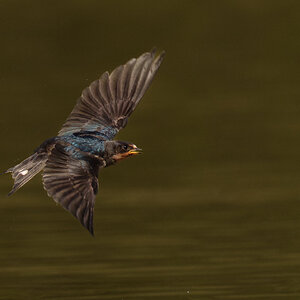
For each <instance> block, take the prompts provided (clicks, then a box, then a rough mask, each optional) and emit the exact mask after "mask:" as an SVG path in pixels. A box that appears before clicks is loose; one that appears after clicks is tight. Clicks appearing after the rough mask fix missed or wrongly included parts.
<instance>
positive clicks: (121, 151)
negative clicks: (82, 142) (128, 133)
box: [105, 141, 142, 163]
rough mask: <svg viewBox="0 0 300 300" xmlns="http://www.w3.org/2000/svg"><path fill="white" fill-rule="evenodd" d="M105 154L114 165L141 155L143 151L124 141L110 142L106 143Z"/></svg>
mask: <svg viewBox="0 0 300 300" xmlns="http://www.w3.org/2000/svg"><path fill="white" fill-rule="evenodd" d="M105 152H106V156H107V158H108V160H112V163H114V162H117V161H119V160H121V159H124V158H127V157H129V156H133V155H137V154H140V153H142V149H140V148H138V147H137V146H136V145H134V144H132V143H128V142H124V141H109V142H107V143H106V146H105Z"/></svg>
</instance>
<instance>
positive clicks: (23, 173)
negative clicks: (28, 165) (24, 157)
mask: <svg viewBox="0 0 300 300" xmlns="http://www.w3.org/2000/svg"><path fill="white" fill-rule="evenodd" d="M27 173H28V170H24V171H22V172H20V174H21V175H23V176H24V175H26V174H27Z"/></svg>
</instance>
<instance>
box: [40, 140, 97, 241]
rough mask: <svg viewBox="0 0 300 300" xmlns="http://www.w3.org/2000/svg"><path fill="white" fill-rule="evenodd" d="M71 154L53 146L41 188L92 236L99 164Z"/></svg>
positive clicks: (86, 157)
mask: <svg viewBox="0 0 300 300" xmlns="http://www.w3.org/2000/svg"><path fill="white" fill-rule="evenodd" d="M71 154H72V153H71V152H68V153H67V152H65V150H64V147H63V146H62V145H60V144H56V145H55V148H54V149H53V150H52V152H51V154H50V156H49V158H48V160H47V163H46V166H45V169H44V173H43V184H44V188H45V190H46V191H47V192H48V195H49V196H50V197H52V198H53V199H54V200H55V201H56V202H57V203H59V204H60V205H62V206H63V207H64V208H65V209H66V210H68V211H69V212H70V213H71V214H72V215H73V216H74V217H75V218H77V219H78V220H79V221H80V222H81V224H82V225H83V226H84V227H86V228H87V229H88V230H89V231H90V233H91V234H92V235H93V234H94V230H93V213H94V204H95V195H96V194H97V192H98V178H97V177H98V170H99V167H100V165H99V161H96V160H95V161H93V160H91V158H90V157H88V156H82V157H80V158H77V157H76V158H73V157H72V155H71ZM77 154H78V152H77Z"/></svg>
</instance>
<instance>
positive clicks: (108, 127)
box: [59, 50, 164, 139]
mask: <svg viewBox="0 0 300 300" xmlns="http://www.w3.org/2000/svg"><path fill="white" fill-rule="evenodd" d="M155 55H156V51H155V50H153V51H152V52H147V53H144V54H142V55H141V56H140V57H138V58H133V59H131V60H129V61H128V62H127V63H126V64H125V65H121V66H119V67H117V68H116V69H114V70H113V71H112V72H111V74H109V73H108V72H105V73H103V74H102V76H101V77H100V79H98V80H95V81H94V82H92V83H91V84H90V86H89V87H87V88H86V89H84V90H83V92H82V95H81V97H80V98H79V100H78V102H77V104H76V105H75V107H74V109H73V111H72V112H71V114H70V115H69V117H68V118H67V120H66V122H65V123H64V125H63V127H62V129H61V130H60V131H59V135H65V134H71V133H75V132H80V131H96V132H100V133H101V132H102V131H103V132H104V131H105V135H106V136H107V138H108V139H112V138H113V137H114V135H115V134H116V133H117V132H118V131H119V130H120V129H122V128H124V127H125V126H126V124H127V121H128V117H129V116H130V115H131V113H132V112H133V111H134V109H135V108H136V106H137V104H138V103H139V101H140V99H141V98H142V96H143V95H144V94H145V92H146V90H147V88H148V87H149V85H150V83H151V82H152V80H153V78H154V76H155V74H156V72H157V70H158V68H159V66H160V64H161V62H162V59H163V56H164V52H163V53H161V54H159V55H158V56H157V57H155Z"/></svg>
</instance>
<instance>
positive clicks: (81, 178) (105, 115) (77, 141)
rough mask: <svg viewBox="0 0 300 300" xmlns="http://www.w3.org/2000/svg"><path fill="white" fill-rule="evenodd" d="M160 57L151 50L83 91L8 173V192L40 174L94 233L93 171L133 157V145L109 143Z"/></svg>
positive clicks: (57, 198) (135, 151) (55, 196)
mask: <svg viewBox="0 0 300 300" xmlns="http://www.w3.org/2000/svg"><path fill="white" fill-rule="evenodd" d="M162 58H163V53H162V54H160V55H159V56H157V57H155V51H152V52H151V53H144V54H143V55H141V56H140V57H139V58H137V59H131V60H129V61H128V62H127V63H126V64H125V65H122V66H119V67H118V68H116V69H115V70H114V71H113V72H112V73H111V74H109V73H108V72H105V73H104V74H103V75H102V76H101V77H100V79H99V80H96V81H94V82H93V83H92V84H91V85H90V86H89V87H87V88H86V89H84V90H83V92H82V95H81V97H80V98H79V100H78V102H77V104H76V106H75V107H74V109H73V111H72V112H71V114H70V116H69V117H68V119H67V120H66V122H65V123H64V125H63V127H62V129H61V130H60V131H59V133H58V135H57V136H56V137H53V138H51V139H48V140H46V141H45V142H43V143H42V144H41V145H40V146H39V147H38V148H37V149H36V151H35V152H34V153H33V154H32V155H31V156H30V157H28V158H27V159H25V160H24V161H22V162H21V163H20V164H18V165H16V166H14V167H12V168H10V169H8V170H7V173H9V172H10V173H12V177H13V179H14V186H13V188H12V190H11V192H10V193H9V195H11V194H13V193H14V192H15V191H17V190H18V189H19V188H20V187H22V186H23V185H24V184H25V183H27V182H28V181H29V180H30V179H31V178H32V177H34V176H35V175H36V174H37V173H39V172H40V171H42V170H43V184H44V188H45V190H46V191H47V192H48V195H49V196H50V197H52V198H53V199H54V200H55V201H56V202H58V203H59V204H61V205H62V206H63V207H64V208H65V209H66V210H68V211H70V212H71V213H72V214H73V215H74V216H75V217H76V218H77V219H78V220H79V221H80V222H81V223H82V225H83V226H84V227H86V228H87V229H88V230H89V231H90V232H91V234H93V211H94V202H95V201H94V200H95V195H96V194H97V192H98V172H99V170H100V169H101V168H104V167H107V166H110V165H112V164H114V163H115V162H117V161H118V160H121V159H124V158H126V157H129V156H132V155H135V154H138V153H140V152H141V149H139V148H137V147H136V146H135V145H134V144H132V143H128V142H123V141H116V140H113V138H114V137H115V135H116V134H117V133H118V131H119V130H120V129H122V128H124V127H125V126H126V124H127V121H128V117H129V116H130V115H131V113H132V112H133V111H134V109H135V107H136V106H137V104H138V102H139V101H140V99H141V97H142V96H143V95H144V93H145V91H146V90H147V88H148V87H149V85H150V83H151V81H152V79H153V77H154V75H155V73H156V71H157V70H158V68H159V66H160V64H161V61H162Z"/></svg>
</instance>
